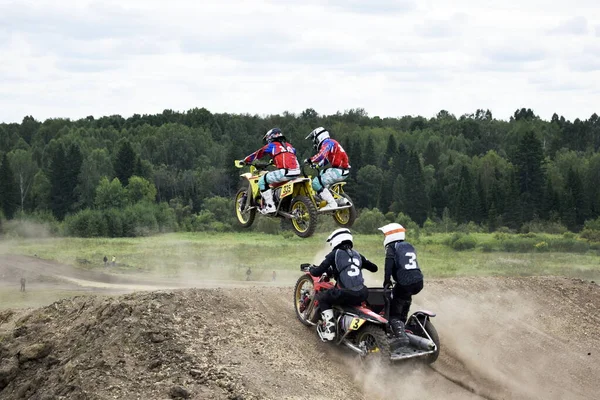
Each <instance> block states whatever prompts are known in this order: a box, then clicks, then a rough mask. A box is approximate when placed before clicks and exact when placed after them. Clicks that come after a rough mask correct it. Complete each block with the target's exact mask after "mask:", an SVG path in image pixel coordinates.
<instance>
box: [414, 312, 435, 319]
mask: <svg viewBox="0 0 600 400" xmlns="http://www.w3.org/2000/svg"><path fill="white" fill-rule="evenodd" d="M413 315H414V316H415V317H417V318H419V317H429V318H433V317H435V316H436V314H435V313H434V312H432V311H428V310H419V311H415V312H414V313H413Z"/></svg>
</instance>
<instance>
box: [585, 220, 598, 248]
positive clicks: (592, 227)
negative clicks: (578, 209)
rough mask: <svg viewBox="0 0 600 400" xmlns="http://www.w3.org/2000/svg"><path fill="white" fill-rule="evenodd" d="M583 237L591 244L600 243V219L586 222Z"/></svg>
mask: <svg viewBox="0 0 600 400" xmlns="http://www.w3.org/2000/svg"><path fill="white" fill-rule="evenodd" d="M581 237H582V238H584V239H587V240H589V241H590V242H600V217H599V218H596V219H594V220H592V219H590V220H587V221H585V224H584V225H583V231H581Z"/></svg>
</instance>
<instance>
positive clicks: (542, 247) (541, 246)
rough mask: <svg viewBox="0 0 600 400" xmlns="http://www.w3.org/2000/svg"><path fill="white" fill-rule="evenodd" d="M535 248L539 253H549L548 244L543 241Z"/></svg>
mask: <svg viewBox="0 0 600 400" xmlns="http://www.w3.org/2000/svg"><path fill="white" fill-rule="evenodd" d="M534 247H535V249H536V250H537V251H548V242H545V241H541V242H539V243H536V244H535V246H534Z"/></svg>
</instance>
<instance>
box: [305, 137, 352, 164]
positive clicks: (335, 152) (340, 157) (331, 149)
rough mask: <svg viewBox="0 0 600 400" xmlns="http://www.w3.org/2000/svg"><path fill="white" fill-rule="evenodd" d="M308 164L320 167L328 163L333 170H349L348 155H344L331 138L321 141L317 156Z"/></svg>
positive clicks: (341, 148)
mask: <svg viewBox="0 0 600 400" xmlns="http://www.w3.org/2000/svg"><path fill="white" fill-rule="evenodd" d="M310 162H312V163H314V164H319V165H321V166H324V165H326V164H327V163H329V164H331V166H332V167H333V168H340V169H348V168H350V164H349V163H348V153H346V151H345V150H344V148H343V147H342V145H341V144H339V143H338V142H337V141H336V140H334V139H331V138H328V139H325V140H323V143H321V150H320V151H319V154H316V155H314V156H312V158H311V159H310Z"/></svg>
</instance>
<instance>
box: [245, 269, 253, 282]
mask: <svg viewBox="0 0 600 400" xmlns="http://www.w3.org/2000/svg"><path fill="white" fill-rule="evenodd" d="M251 275H252V270H251V269H250V267H248V270H247V271H246V280H247V281H249V280H250V276H251Z"/></svg>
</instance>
